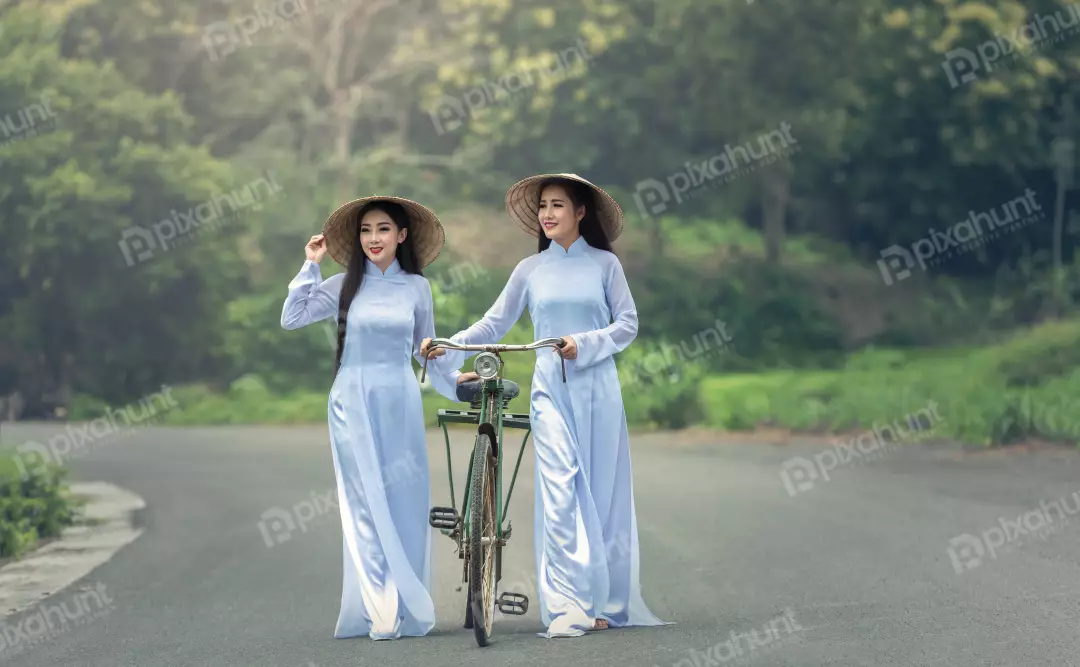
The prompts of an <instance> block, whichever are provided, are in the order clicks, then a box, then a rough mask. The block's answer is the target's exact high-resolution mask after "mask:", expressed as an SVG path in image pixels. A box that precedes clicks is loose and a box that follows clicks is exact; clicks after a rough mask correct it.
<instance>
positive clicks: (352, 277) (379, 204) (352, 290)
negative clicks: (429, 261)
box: [334, 201, 424, 375]
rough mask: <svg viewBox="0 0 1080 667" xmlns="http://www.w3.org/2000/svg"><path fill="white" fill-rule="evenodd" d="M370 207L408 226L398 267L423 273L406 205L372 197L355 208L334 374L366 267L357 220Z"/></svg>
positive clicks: (339, 361)
mask: <svg viewBox="0 0 1080 667" xmlns="http://www.w3.org/2000/svg"><path fill="white" fill-rule="evenodd" d="M371 211H382V212H383V213H385V214H387V215H388V216H390V219H391V220H393V221H394V224H395V225H397V228H398V230H399V231H400V230H402V229H407V230H409V231H408V233H406V235H405V240H404V241H403V242H401V243H399V244H398V247H397V252H396V253H395V255H394V256H395V257H396V258H397V261H398V264H400V265H401V270H402V271H404V272H405V273H413V274H416V275H418V276H422V275H424V273H423V271H421V270H420V263H419V262H418V261H417V259H416V251H415V249H414V246H413V234H412V224H411V222H410V219H409V214H408V212H407V211H406V210H405V207H404V206H402V205H401V204H399V203H397V202H391V201H373V202H370V203H368V204H364V205H363V206H362V207H361V208H360V210H359V211H357V212H356V218H355V219H354V220H352V221H351V222H349V227H348V228H349V230H350V231H352V232H353V233H354V234H356V237H355V239H356V241H355V245H354V246H353V252H352V257H350V258H349V268H348V269H346V270H345V279H344V280H343V281H342V283H341V297H340V299H339V300H338V327H337V357H336V358H335V359H334V375H337V372H338V370H339V369H340V368H341V353H342V351H344V349H345V328H346V323H347V320H348V316H349V306H351V305H352V302H353V298H354V297H356V293H357V292H359V291H360V285H361V284H362V283H363V282H364V269H365V268H367V261H368V258H367V255H365V254H364V249H363V247H362V246H361V245H360V221H361V220H363V219H364V216H365V215H367V214H368V213H370V212H371Z"/></svg>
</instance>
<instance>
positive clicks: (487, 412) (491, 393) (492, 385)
mask: <svg viewBox="0 0 1080 667" xmlns="http://www.w3.org/2000/svg"><path fill="white" fill-rule="evenodd" d="M503 392H504V388H503V383H502V378H499V377H495V378H492V379H490V380H485V381H484V384H483V393H482V395H481V399H480V409H479V410H446V409H443V410H439V413H438V424H439V426H440V427H442V431H443V437H444V438H445V440H446V463H447V466H446V467H447V475H448V477H449V482H450V503H451V506H452V507H453V508H454V510H455V511H456V510H457V504H456V502H455V500H454V495H455V494H454V468H453V460H452V458H451V455H450V433H449V431H447V428H446V425H447V424H475V425H480V424H491V425H492V426H493V427H494V430H495V435H496V440H497V442H496V446H497V449H498V452H499V456H498V459H497V460H496V469H495V475H496V482H495V488H496V494H495V499H496V503H495V526H496V539H498V540H499V541H500V542H501V541H502V540H503V535H504V533H503V520H504V519H505V516H506V509H507V508H508V507H509V506H510V498H511V497H512V495H513V493H514V485H515V484H516V483H517V475H518V470H519V469H520V468H521V458H522V455H523V454H524V453H525V444H526V443H527V442H528V441H529V435H530V433H532V425H531V422H530V421H529V415H527V414H515V413H511V412H504V411H503ZM505 428H512V429H520V430H524V431H525V437H524V438H523V439H522V441H521V448H520V449H519V450H518V456H517V462H516V463H515V464H514V474H513V476H512V477H511V479H510V488H509V490H508V491H507V494H506V499H505V500H503V499H502V498H503V494H502V489H503V474H502V461H503V452H504V451H505V447H504V446H503V432H504V429H505ZM473 446H474V447H475V446H476V444H475V442H474V444H473ZM472 462H473V458H472V457H471V456H470V457H469V469H468V472H467V473H466V476H465V479H466V480H468V479H472V467H473V463H472ZM470 500H471V499H470V497H469V486H468V485H466V486H465V491H464V497H463V498H462V502H461V507H462V512H461V514H460V516H468V508H469V501H470ZM468 528H469V526H468V522H465V530H466V531H468ZM441 532H442V533H443V534H445V535H449V534H450V533H449V532H447V530H446V529H445V528H443V529H441ZM467 537H468V533H467V532H466V534H465V535H462V536H459V539H458V544H459V546H460V543H461V539H462V538H467ZM462 557H464V554H462Z"/></svg>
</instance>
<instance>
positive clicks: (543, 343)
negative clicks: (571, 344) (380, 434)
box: [420, 338, 566, 383]
mask: <svg viewBox="0 0 1080 667" xmlns="http://www.w3.org/2000/svg"><path fill="white" fill-rule="evenodd" d="M440 347H445V348H446V349H448V350H461V351H464V352H495V353H498V352H528V351H529V350H539V349H540V348H543V347H552V348H559V349H562V348H564V347H566V341H564V340H563V339H562V338H544V339H541V340H537V341H533V342H532V343H528V344H527V345H497V344H496V345H462V344H461V343H455V342H454V341H452V340H450V339H449V338H432V339H431V343H430V344H429V345H428V352H429V353H430V352H431V351H432V350H434V349H437V348H440ZM559 359H560V360H561V361H562V381H563V382H566V359H565V358H564V357H563V356H562V355H561V354H560V355H559ZM427 362H428V358H427V356H425V357H424V372H423V374H422V375H421V376H420V382H421V383H422V382H423V381H424V380H425V379H427Z"/></svg>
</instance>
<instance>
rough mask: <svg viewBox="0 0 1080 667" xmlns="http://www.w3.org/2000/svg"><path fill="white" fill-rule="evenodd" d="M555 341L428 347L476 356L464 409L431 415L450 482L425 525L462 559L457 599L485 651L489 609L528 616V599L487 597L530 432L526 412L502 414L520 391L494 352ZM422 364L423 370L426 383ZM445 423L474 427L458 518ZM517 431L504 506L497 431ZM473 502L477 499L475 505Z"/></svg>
mask: <svg viewBox="0 0 1080 667" xmlns="http://www.w3.org/2000/svg"><path fill="white" fill-rule="evenodd" d="M565 345H566V342H565V341H564V340H562V339H561V338H545V339H543V340H538V341H535V342H533V343H529V344H528V345H459V344H457V343H454V342H453V341H451V340H449V339H446V338H435V339H432V341H431V343H430V349H432V350H434V349H437V348H439V347H444V348H447V349H452V350H463V351H466V352H472V351H475V352H480V353H481V354H479V355H477V357H476V361H475V362H474V364H473V369H474V370H475V372H476V374H477V375H479V376H480V379H479V380H470V381H468V382H463V383H461V384H460V385H458V388H457V395H458V400H460V401H461V402H463V403H469V408H470V409H469V410H446V409H442V410H439V413H438V423H439V426H440V427H441V428H442V431H443V436H444V437H445V439H446V465H447V471H448V475H449V477H450V505H451V506H450V507H432V508H431V512H430V514H429V516H428V523H429V524H431V526H432V527H433V528H437V529H439V531H440V532H441V533H442V534H443V535H447V536H448V537H450V539H452V540H454V542H455V543H456V544H457V554H458V558H459V559H461V560H463V561H464V564H463V569H462V583H467V584H468V592H467V594H466V601H465V628H466V629H472V630H473V633H474V634H475V636H476V643H477V644H479V645H480V646H487V645H488V643H489V642H490V640H491V634H492V630H493V624H494V620H495V607H496V606H498V609H499V611H501V612H503V613H504V614H511V615H518V616H520V615H522V614H525V613H526V612H527V611H528V610H529V598H528V596H526V595H524V594H523V593H508V592H505V591H504V592H503V593H502V595H500V596H499V597H498V599H496V598H495V587H496V585H497V584H498V582H499V581H501V580H502V549H503V547H504V546H506V543H507V541H508V540H509V539H510V535H511V533H512V532H513V526H512V525H511V524H510V522H509V521H507V525H506V528H505V529H503V520H504V519H505V517H506V509H507V507H509V504H510V497H511V495H512V494H513V493H514V483H515V482H516V481H517V474H518V468H519V467H520V466H521V456H522V454H523V453H524V452H525V443H526V442H528V440H529V435H530V434H531V433H532V424H531V422H530V420H529V415H528V414H516V413H510V412H505V410H506V409H507V407H508V405H509V403H510V401H511V400H513V399H514V398H515V397H516V396H517V395H518V394H519V392H520V388H519V387H518V384H517V383H516V382H514V381H512V380H507V379H504V378H503V377H502V369H503V365H504V362H503V359H502V357H501V356H500V353H501V352H526V351H532V350H538V349H541V348H545V347H552V348H560V349H561V348H563V347H564V346H565ZM559 356H560V359H561V360H562V380H563V382H564V383H565V382H566V360H565V359H562V355H559ZM427 361H428V360H427V358H426V357H425V359H424V372H423V375H422V376H421V378H420V381H421V382H423V381H424V379H425V378H426V377H427ZM447 424H476V425H477V430H476V440H475V441H474V443H473V453H472V456H471V457H470V460H469V472H468V473H467V475H466V479H467V480H468V486H467V487H466V489H465V495H464V498H463V499H462V503H461V507H462V514H458V511H457V505H456V504H455V502H454V470H453V463H452V461H451V458H450V434H449V432H448V431H447V429H446V425H447ZM504 428H513V429H522V430H524V431H525V438H524V439H522V441H521V449H520V450H519V451H518V457H517V463H516V464H515V465H514V475H513V477H512V478H511V479H510V488H509V490H508V491H507V493H506V500H505V501H504V500H502V488H503V487H502V482H503V475H502V456H501V452H502V446H501V443H502V442H503V439H502V438H503V429H504ZM478 498H479V499H480V500H479V501H477V500H476V499H478Z"/></svg>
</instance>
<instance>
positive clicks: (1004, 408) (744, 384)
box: [699, 320, 1080, 446]
mask: <svg viewBox="0 0 1080 667" xmlns="http://www.w3.org/2000/svg"><path fill="white" fill-rule="evenodd" d="M1073 397H1080V320H1077V321H1066V322H1053V323H1048V324H1045V325H1043V326H1040V327H1037V328H1035V329H1032V330H1030V331H1025V332H1021V333H1019V334H1017V335H1015V336H1014V337H1013V338H1012V339H1010V340H1008V341H1006V342H1004V343H1001V344H999V345H995V346H990V347H985V348H978V349H965V348H954V349H948V350H942V349H935V350H929V351H913V352H908V351H903V352H901V351H897V350H868V351H865V352H862V353H860V354H856V355H853V356H852V357H850V358H849V359H848V361H847V364H846V365H845V366H844V368H843V369H841V370H839V371H835V372H790V371H785V372H774V373H762V374H752V375H730V376H723V377H709V378H707V379H706V380H704V381H703V382H702V383H701V386H700V391H699V398H700V401H701V403H702V410H703V412H704V414H705V415H706V419H707V422H708V424H709V425H710V426H713V427H717V428H724V429H731V430H744V429H750V428H753V427H755V426H757V425H777V426H781V427H784V428H789V429H792V430H800V431H811V430H826V431H830V432H835V431H842V430H849V429H862V428H871V427H873V426H874V425H876V424H882V423H893V422H895V421H897V420H904V419H905V418H906V417H908V416H909V415H915V414H916V413H917V412H918V411H919V410H921V409H926V408H928V407H930V406H931V405H933V406H936V407H934V409H935V410H936V412H937V414H938V415H940V418H941V419H940V421H939V422H937V423H935V424H934V433H935V435H936V436H939V437H944V438H949V439H954V440H958V441H961V442H965V443H971V444H979V445H984V446H991V445H999V444H1007V443H1011V442H1015V441H1018V440H1021V439H1025V438H1031V437H1039V438H1043V439H1047V440H1052V441H1057V442H1063V443H1071V444H1077V442H1078V439H1080V410H1078V409H1077V408H1080V400H1077V398H1073ZM931 401H932V402H933V404H931Z"/></svg>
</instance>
